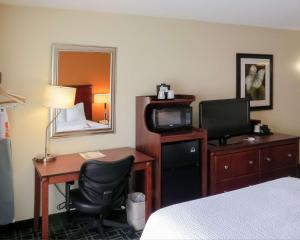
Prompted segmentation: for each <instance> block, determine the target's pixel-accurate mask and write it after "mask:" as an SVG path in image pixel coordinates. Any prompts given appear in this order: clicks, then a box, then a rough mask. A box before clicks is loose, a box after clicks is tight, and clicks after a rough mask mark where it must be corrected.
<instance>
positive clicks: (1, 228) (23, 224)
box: [0, 212, 66, 232]
mask: <svg viewBox="0 0 300 240" xmlns="http://www.w3.org/2000/svg"><path fill="white" fill-rule="evenodd" d="M64 214H66V212H60V213H54V214H50V215H49V218H55V217H59V216H60V215H64ZM41 220H42V217H40V218H39V222H40V223H41ZM20 227H22V228H29V227H33V218H30V219H26V220H21V221H16V222H13V223H9V224H7V225H2V226H0V232H2V231H3V232H6V231H10V230H13V229H16V228H20Z"/></svg>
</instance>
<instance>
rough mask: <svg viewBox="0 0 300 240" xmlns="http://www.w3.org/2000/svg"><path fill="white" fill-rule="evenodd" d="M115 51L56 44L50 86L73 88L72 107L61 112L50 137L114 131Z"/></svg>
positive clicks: (113, 49) (112, 49)
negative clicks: (73, 99)
mask: <svg viewBox="0 0 300 240" xmlns="http://www.w3.org/2000/svg"><path fill="white" fill-rule="evenodd" d="M115 52H116V51H115V48H102V47H84V46H72V45H71V46H70V45H55V46H54V57H53V65H54V68H53V72H54V78H53V84H55V85H61V86H68V87H74V88H76V95H75V102H74V107H72V108H69V109H64V110H61V113H60V114H59V115H58V118H57V120H56V122H55V124H54V126H53V131H52V132H53V134H52V136H65V135H72V134H78V133H80V134H82V133H84V134H89V133H101V132H112V131H113V130H114V125H113V124H114V119H113V118H114V116H113V113H114V110H113V109H114V104H113V100H114V92H113V89H114V71H115V69H114V68H115Z"/></svg>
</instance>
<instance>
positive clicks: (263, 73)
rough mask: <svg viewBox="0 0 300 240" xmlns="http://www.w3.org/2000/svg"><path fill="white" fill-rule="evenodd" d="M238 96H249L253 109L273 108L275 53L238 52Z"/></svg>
mask: <svg viewBox="0 0 300 240" xmlns="http://www.w3.org/2000/svg"><path fill="white" fill-rule="evenodd" d="M236 97H237V98H245V97H246V98H249V99H250V109H251V110H268V109H273V55H265V54H247V53H237V55H236Z"/></svg>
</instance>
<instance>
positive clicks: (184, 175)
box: [161, 140, 201, 207]
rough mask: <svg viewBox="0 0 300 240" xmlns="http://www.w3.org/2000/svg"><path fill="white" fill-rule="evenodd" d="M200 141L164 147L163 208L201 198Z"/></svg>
mask: <svg viewBox="0 0 300 240" xmlns="http://www.w3.org/2000/svg"><path fill="white" fill-rule="evenodd" d="M200 172H201V169H200V153H199V141H198V140H193V141H183V142H175V143H169V144H164V145H162V159H161V206H162V207H165V206H168V205H171V204H175V203H180V202H184V201H189V200H193V199H196V198H199V197H201V175H200Z"/></svg>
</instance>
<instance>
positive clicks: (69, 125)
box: [56, 120, 108, 132]
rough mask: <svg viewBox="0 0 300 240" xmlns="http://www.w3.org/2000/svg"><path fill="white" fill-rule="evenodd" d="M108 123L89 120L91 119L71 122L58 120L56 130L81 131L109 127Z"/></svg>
mask: <svg viewBox="0 0 300 240" xmlns="http://www.w3.org/2000/svg"><path fill="white" fill-rule="evenodd" d="M107 127H108V125H105V124H101V123H97V122H93V121H89V120H78V121H70V122H57V124H56V132H68V131H80V130H90V129H101V128H107Z"/></svg>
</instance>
